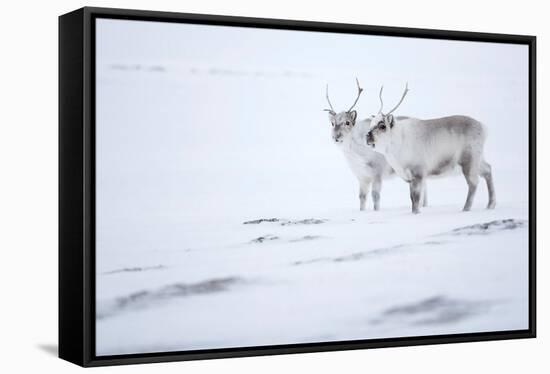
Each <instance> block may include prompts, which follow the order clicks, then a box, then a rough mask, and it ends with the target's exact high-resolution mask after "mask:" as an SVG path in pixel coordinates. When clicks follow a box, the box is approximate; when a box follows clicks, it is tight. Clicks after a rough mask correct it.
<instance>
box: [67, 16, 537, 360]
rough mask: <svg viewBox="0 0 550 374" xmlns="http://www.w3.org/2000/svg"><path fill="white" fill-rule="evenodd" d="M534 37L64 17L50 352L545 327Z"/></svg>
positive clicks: (222, 347) (285, 347) (409, 340)
mask: <svg viewBox="0 0 550 374" xmlns="http://www.w3.org/2000/svg"><path fill="white" fill-rule="evenodd" d="M535 41H536V39H535V37H533V36H521V35H501V34H487V33H473V32H457V31H441V30H421V29H409V28H397V27H382V26H363V25H350V24H333V23H320V22H306V21H291V20H272V19H255V18H242V17H227V16H213V15H197V14H180V13H165V12H153V11H137V10H121V9H104V8H83V9H79V10H76V11H74V12H71V13H68V14H65V15H63V16H61V17H60V19H59V178H60V179H59V355H60V357H61V358H63V359H66V360H68V361H71V362H74V363H76V364H79V365H82V366H100V365H113V364H129V363H143V362H161V361H173V360H193V359H209V358H221V357H238V356H251V355H268V354H283V353H299V352H321V351H332V350H343V349H361V348H378V347H395V346H407V345H418V344H440V343H453V342H471V341H482V340H500V339H516V338H532V337H535V315H536V308H535V270H536V269H535V256H536V252H535V235H536V233H535V227H536V225H535V219H536V182H535V178H536V177H535V163H536V158H535V121H536V107H535V105H536V97H535V93H536V89H535V87H536V78H535V72H536V70H535V69H536V57H535V56H536V55H535Z"/></svg>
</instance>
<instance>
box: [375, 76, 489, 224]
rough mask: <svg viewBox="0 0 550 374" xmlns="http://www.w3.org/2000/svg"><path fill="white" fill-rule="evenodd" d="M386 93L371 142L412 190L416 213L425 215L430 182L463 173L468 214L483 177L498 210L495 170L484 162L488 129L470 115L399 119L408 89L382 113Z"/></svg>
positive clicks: (413, 210) (381, 102)
mask: <svg viewBox="0 0 550 374" xmlns="http://www.w3.org/2000/svg"><path fill="white" fill-rule="evenodd" d="M382 89H383V88H381V89H380V110H379V111H378V114H377V115H375V116H373V118H372V120H371V126H370V130H369V131H368V133H367V137H366V143H367V144H368V145H370V146H371V147H372V148H373V149H374V150H375V151H376V152H379V153H380V154H383V155H384V156H385V157H386V160H387V162H388V163H389V164H390V165H391V167H392V168H393V169H394V171H395V172H396V174H397V175H399V176H400V177H401V178H403V179H404V180H405V181H406V182H408V183H409V185H410V195H411V202H412V212H413V213H419V211H420V210H419V205H420V196H421V194H422V190H423V189H425V180H426V178H427V177H430V176H436V175H441V174H443V173H445V172H447V171H450V170H452V169H454V168H455V167H456V166H457V165H458V166H460V167H461V168H462V173H463V174H464V176H465V177H466V182H467V184H468V196H467V198H466V203H465V204H464V209H463V210H464V211H469V210H470V209H471V207H472V203H473V199H474V195H475V192H476V188H477V184H478V181H479V176H480V175H481V176H482V177H483V178H484V179H485V181H486V182H487V189H488V191H489V203H488V204H487V209H493V208H494V207H495V205H496V198H495V188H494V185H493V176H492V172H491V165H489V164H488V163H487V162H486V161H485V160H484V158H483V146H484V144H485V139H486V137H487V133H486V130H485V127H484V126H483V124H481V123H480V122H479V121H476V120H475V119H473V118H470V117H466V116H449V117H443V118H437V119H429V120H421V119H417V118H411V117H394V116H393V115H392V113H393V112H394V111H395V110H396V109H397V108H398V107H399V105H401V103H402V102H403V99H404V98H405V96H406V95H407V92H408V85H407V86H405V92H404V93H403V96H402V97H401V100H399V102H398V103H397V105H396V106H395V107H394V108H393V109H392V110H390V111H389V112H388V113H386V114H384V113H382V109H383V106H384V103H383V101H382Z"/></svg>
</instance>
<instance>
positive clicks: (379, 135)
mask: <svg viewBox="0 0 550 374" xmlns="http://www.w3.org/2000/svg"><path fill="white" fill-rule="evenodd" d="M383 90H384V86H382V87H380V94H379V97H380V109H379V110H378V113H377V114H376V115H374V116H372V120H371V127H370V131H369V132H368V133H367V139H366V140H367V145H370V146H371V147H372V148H378V149H379V150H380V149H384V148H385V147H384V146H385V145H386V144H387V143H388V142H389V141H390V139H391V135H392V130H393V126H394V125H395V119H394V118H393V115H392V113H393V112H395V110H396V109H397V108H399V105H401V103H402V102H403V99H405V96H407V93H408V92H409V85H408V84H407V85H405V91H404V92H403V95H402V96H401V100H399V102H398V103H397V105H396V106H394V107H393V109H392V110H390V111H389V112H387V113H385V114H384V113H383V112H382V109H383V108H384V101H383V100H382V91H383Z"/></svg>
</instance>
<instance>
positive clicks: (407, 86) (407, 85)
mask: <svg viewBox="0 0 550 374" xmlns="http://www.w3.org/2000/svg"><path fill="white" fill-rule="evenodd" d="M407 92H409V82H407V84H406V85H405V91H404V92H403V96H401V100H399V102H398V103H397V105H396V106H394V107H393V109H392V110H390V111H389V112H388V113H386V115H388V114H391V113H393V112H394V111H395V110H396V109H397V108H399V105H401V103H402V102H403V99H405V96H407Z"/></svg>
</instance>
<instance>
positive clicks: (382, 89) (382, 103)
mask: <svg viewBox="0 0 550 374" xmlns="http://www.w3.org/2000/svg"><path fill="white" fill-rule="evenodd" d="M382 91H384V86H380V93H379V94H378V98H379V99H380V109H378V114H380V113H382V109H384V100H382Z"/></svg>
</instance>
